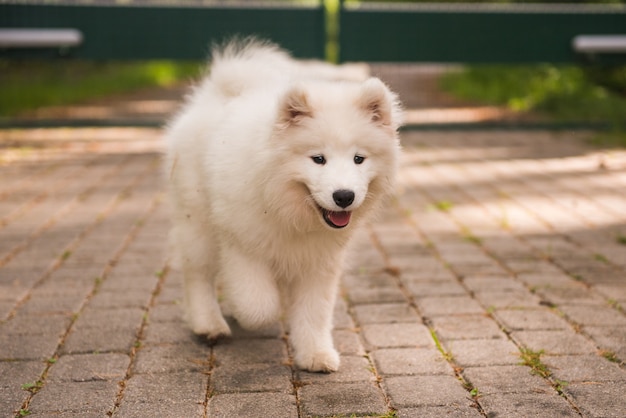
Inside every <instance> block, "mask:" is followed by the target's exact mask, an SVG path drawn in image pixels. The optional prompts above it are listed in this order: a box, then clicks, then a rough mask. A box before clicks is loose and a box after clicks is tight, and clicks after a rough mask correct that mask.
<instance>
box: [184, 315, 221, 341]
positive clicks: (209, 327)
mask: <svg viewBox="0 0 626 418" xmlns="http://www.w3.org/2000/svg"><path fill="white" fill-rule="evenodd" d="M189 325H190V326H191V330H192V331H193V333H194V334H196V335H201V336H205V337H206V338H207V339H208V340H210V341H216V340H219V339H221V338H226V337H230V335H231V331H230V327H229V326H228V324H227V323H226V321H225V320H224V318H219V320H216V321H214V322H211V321H208V320H205V321H199V320H195V321H194V320H191V321H189Z"/></svg>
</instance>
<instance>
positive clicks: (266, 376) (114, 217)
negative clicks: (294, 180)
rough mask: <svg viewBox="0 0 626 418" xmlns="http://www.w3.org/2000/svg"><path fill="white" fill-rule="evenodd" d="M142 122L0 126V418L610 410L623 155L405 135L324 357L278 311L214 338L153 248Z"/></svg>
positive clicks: (151, 159) (619, 401)
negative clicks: (391, 190)
mask: <svg viewBox="0 0 626 418" xmlns="http://www.w3.org/2000/svg"><path fill="white" fill-rule="evenodd" d="M158 137H159V131H158V130H156V129H138V128H137V129H134V128H103V129H87V128H79V129H59V128H57V129H36V130H15V131H9V130H5V131H0V146H1V148H0V179H1V180H0V411H1V414H0V415H1V416H7V417H12V416H19V414H20V411H22V412H23V413H25V412H26V411H27V412H29V413H30V416H81V417H89V416H94V417H95V416H98V417H102V416H107V415H109V416H119V417H135V416H136V417H147V416H162V417H187V416H210V417H233V416H240V417H298V416H299V417H314V416H337V417H350V416H384V417H392V416H397V417H441V416H451V417H480V416H483V417H497V416H502V417H516V416H519V417H529V416H574V417H579V416H584V417H612V416H614V417H622V416H624V415H626V400H625V398H624V393H625V391H626V369H625V367H624V361H625V360H626V315H625V311H624V309H625V307H626V277H625V273H626V195H625V194H624V193H623V190H624V187H626V152H625V151H623V150H600V149H594V148H590V147H588V146H586V145H585V142H584V139H585V138H586V137H588V134H585V133H580V132H579V133H568V132H562V133H550V132H521V131H497V130H492V131H474V132H456V131H445V132H443V131H406V132H404V133H403V134H402V140H403V145H404V148H405V153H404V157H403V159H402V166H401V172H400V179H401V181H400V186H401V187H400V190H399V192H398V197H397V199H395V200H394V201H393V202H391V203H390V205H389V206H388V207H387V208H386V210H385V211H384V213H383V214H382V215H381V216H380V217H379V218H378V220H377V221H376V222H374V223H372V224H371V226H370V227H369V228H368V229H367V230H364V231H362V233H360V234H359V235H358V239H356V240H355V243H354V244H355V245H354V248H353V256H352V258H351V262H350V265H349V266H347V268H346V272H345V275H344V277H343V281H342V297H341V298H339V301H338V304H337V307H336V315H335V331H334V334H335V343H336V346H337V348H338V350H339V351H340V352H341V355H342V365H341V368H340V370H339V371H338V372H337V373H333V374H312V373H306V372H302V371H299V370H296V369H295V368H294V367H293V366H292V362H291V360H290V359H291V357H290V356H291V352H290V349H289V347H288V346H287V344H286V339H285V335H284V329H283V327H282V325H281V324H276V325H275V326H274V327H272V328H270V329H267V330H263V331H260V332H246V331H243V330H241V329H239V328H237V327H236V325H234V324H233V326H234V331H235V333H234V338H233V339H232V341H230V342H227V343H220V344H218V345H215V346H213V347H211V346H209V345H207V344H205V343H204V342H202V341H200V340H198V339H196V338H194V337H193V336H192V335H191V333H190V332H189V331H188V330H187V329H186V328H185V326H184V324H183V322H182V319H181V314H180V306H179V303H180V300H181V278H180V275H179V273H178V272H176V271H172V270H170V269H169V267H168V265H167V256H166V247H165V237H166V233H167V229H168V223H167V214H166V210H165V207H164V204H163V203H162V187H161V184H160V178H159V156H158V151H159V142H158V139H159V138H158Z"/></svg>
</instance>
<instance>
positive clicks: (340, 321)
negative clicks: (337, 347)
mask: <svg viewBox="0 0 626 418" xmlns="http://www.w3.org/2000/svg"><path fill="white" fill-rule="evenodd" d="M333 326H334V328H335V329H346V328H354V321H352V317H351V316H350V314H349V313H348V305H347V304H346V301H345V300H343V299H337V302H335V310H334V312H333Z"/></svg>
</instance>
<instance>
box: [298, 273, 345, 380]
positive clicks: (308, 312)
mask: <svg viewBox="0 0 626 418" xmlns="http://www.w3.org/2000/svg"><path fill="white" fill-rule="evenodd" d="M338 281H339V280H338V275H331V276H330V277H325V278H320V277H319V276H318V277H315V276H311V277H308V278H304V279H302V280H297V281H295V282H294V283H293V288H292V292H293V294H292V300H291V306H290V310H289V325H290V327H289V328H290V329H289V333H290V335H289V338H290V341H291V345H292V346H293V348H294V351H295V354H294V357H295V358H294V360H295V363H296V366H298V367H300V368H301V369H304V370H308V371H311V372H333V371H336V370H337V369H338V368H339V354H338V353H337V351H336V350H335V348H334V347H333V337H332V329H333V309H334V306H335V298H336V294H337V286H338Z"/></svg>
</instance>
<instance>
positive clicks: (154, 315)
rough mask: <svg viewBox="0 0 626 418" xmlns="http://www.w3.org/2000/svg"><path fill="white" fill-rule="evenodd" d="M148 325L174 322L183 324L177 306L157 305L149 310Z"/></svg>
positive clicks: (173, 304) (170, 304)
mask: <svg viewBox="0 0 626 418" xmlns="http://www.w3.org/2000/svg"><path fill="white" fill-rule="evenodd" d="M148 319H149V321H150V323H161V322H176V323H179V324H181V325H182V324H184V323H185V322H184V321H183V312H182V308H181V306H180V305H179V304H176V303H158V304H156V305H155V306H153V307H152V308H151V309H150V315H149V317H148Z"/></svg>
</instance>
